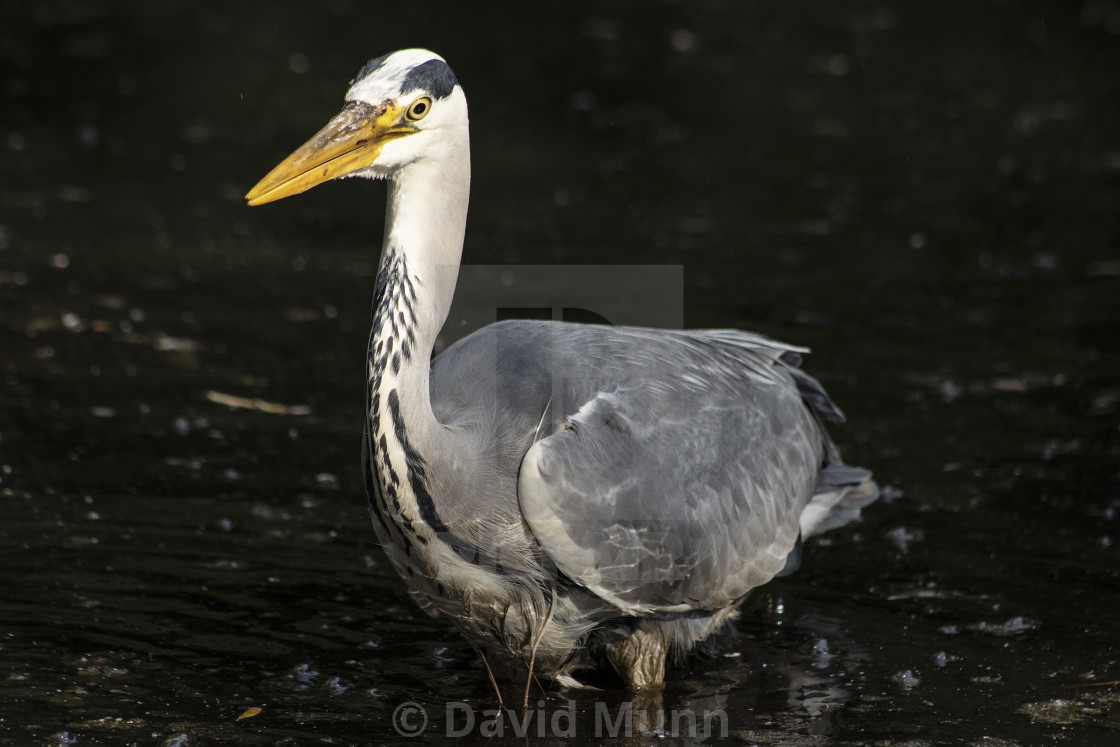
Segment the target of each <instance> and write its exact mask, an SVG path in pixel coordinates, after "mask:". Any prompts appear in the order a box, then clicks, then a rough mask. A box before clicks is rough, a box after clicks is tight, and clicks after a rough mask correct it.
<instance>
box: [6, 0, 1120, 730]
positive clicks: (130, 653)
mask: <svg viewBox="0 0 1120 747" xmlns="http://www.w3.org/2000/svg"><path fill="white" fill-rule="evenodd" d="M411 45H423V46H429V47H431V48H434V49H436V50H437V51H439V52H441V53H442V54H443V55H444V56H445V57H447V58H448V59H449V61H450V62H451V63H452V65H453V66H454V67H455V69H456V72H457V73H458V75H459V78H460V79H461V80H462V81H463V82H464V85H465V87H466V89H467V92H468V96H469V97H470V101H471V104H472V109H471V114H472V127H473V145H474V168H475V179H474V191H473V201H472V205H473V208H472V213H471V224H470V227H469V232H468V237H467V247H466V261H467V262H468V263H474V264H483V265H513V266H515V267H516V266H517V265H519V264H553V265H565V266H567V267H569V268H574V269H572V270H571V271H572V272H574V273H576V277H579V276H580V273H582V277H594V276H595V274H596V273H595V272H594V270H593V269H589V266H591V265H598V264H604V263H606V264H617V265H668V266H670V268H676V270H677V271H678V275H676V276H675V277H678V278H683V284H682V281H677V285H676V286H671V288H672V289H674V290H675V293H674V292H669V293H666V294H665V304H667V305H668V307H669V308H671V309H676V308H683V320H684V323H685V324H686V325H688V326H697V327H699V326H733V327H743V328H747V329H753V330H756V331H760V332H764V333H767V334H770V335H773V336H776V337H778V338H780V339H784V340H788V341H790V342H794V343H798V344H805V345H809V346H811V347H812V348H813V355H812V356H811V357H810V358H809V359H808V361H807V366H808V367H809V369H810V370H811V371H812V372H814V373H815V374H816V375H818V376H819V377H820V378H821V379H822V380H823V381H824V382H825V384H826V385H827V386H828V387H829V389H830V391H831V392H832V394H833V395H834V397H835V398H836V400H837V401H838V402H839V403H840V404H841V406H842V407H843V408H844V409H845V411H846V412H847V413H848V415H849V420H850V423H849V425H848V426H847V427H846V428H844V429H843V430H842V431H838V432H837V437H838V439H839V440H840V442H841V443H842V444H843V447H844V449H845V454H846V455H847V456H848V458H849V460H851V461H853V462H855V463H857V464H862V465H866V466H869V467H871V468H873V469H874V470H875V471H876V474H877V476H878V478H879V479H880V481H881V483H882V484H883V485H884V486H885V487H886V488H887V494H886V496H885V499H884V500H883V501H881V502H880V503H878V504H876V505H875V506H873V507H872V508H870V509H869V510H867V511H866V512H865V519H864V521H863V522H862V523H860V524H858V525H855V526H852V527H848V528H845V529H843V530H839V531H837V532H834V533H833V534H831V535H829V536H826V537H824V538H822V539H821V540H820V541H817V542H814V543H812V544H811V545H810V546H809V547H807V548H806V553H805V560H804V563H803V566H802V569H801V570H800V571H799V572H798V573H797V574H795V575H793V576H791V577H788V578H783V579H780V580H778V581H776V582H774V583H772V584H770V585H769V586H767V587H765V588H763V589H762V590H760V591H759V592H758V593H757V595H756V596H755V597H753V598H752V599H751V600H750V601H749V602H748V604H747V605H746V607H745V608H744V616H743V620H742V621H741V624H740V625H739V626H738V630H737V637H736V639H735V640H733V641H731V642H730V643H729V644H728V646H727V647H725V648H724V649H723V650H722V652H721V653H720V654H717V655H715V656H714V657H710V658H706V659H699V658H697V659H692V660H690V661H689V662H688V664H687V665H686V666H685V667H684V668H683V669H681V670H679V671H677V672H676V673H675V675H674V679H673V683H672V684H671V685H670V686H669V687H668V688H667V690H666V692H665V693H664V695H663V697H662V699H661V700H660V701H656V700H638V699H635V698H634V697H633V696H631V695H630V694H628V693H626V692H623V691H618V690H613V689H610V688H609V687H608V688H607V689H605V690H603V691H599V692H591V693H576V694H571V693H563V692H554V693H550V694H549V695H548V697H547V700H545V702H544V703H543V705H541V706H539V707H538V710H539V711H543V712H544V713H545V715H546V716H547V717H550V718H551V717H555V716H556V715H557V714H558V713H561V712H563V713H564V714H567V715H562V716H561V717H560V718H559V720H557V721H555V724H556V726H557V727H559V728H558V729H557V730H556V732H557V733H556V736H554V737H553V741H557V742H559V741H561V740H562V737H561V736H560V735H559V732H560V731H563V729H565V728H567V726H569V724H568V721H569V720H571V721H572V724H571V726H572V729H573V730H575V731H576V732H577V740H582V741H585V742H587V743H593V742H595V741H596V740H595V738H594V737H595V732H594V730H595V728H596V726H597V725H598V726H602V723H601V721H599V720H598V717H597V715H596V714H597V712H596V708H597V707H599V708H603V709H605V712H606V713H607V715H608V716H610V717H611V718H616V717H617V716H618V714H620V713H625V711H626V709H627V708H632V709H633V711H632V712H633V713H636V714H644V715H649V714H653V713H656V711H657V710H659V709H663V710H664V711H665V713H666V714H671V712H672V711H673V710H677V711H681V712H684V713H686V714H687V713H691V714H696V715H698V716H701V717H702V715H703V713H704V712H705V711H709V712H722V713H723V714H724V715H725V716H726V725H727V726H728V730H727V733H728V738H729V739H738V740H740V741H745V742H747V743H757V744H764V745H767V744H783V745H808V744H812V745H818V744H833V743H837V744H839V743H853V742H857V743H865V744H882V745H927V744H930V745H932V744H976V745H1001V746H1002V745H1034V744H1050V743H1053V742H1058V743H1061V744H1086V745H1098V744H1100V745H1103V744H1116V743H1120V686H1118V685H1117V684H1115V683H1116V681H1118V680H1120V622H1118V615H1120V603H1118V597H1117V593H1118V588H1120V563H1118V552H1120V550H1118V549H1117V542H1120V516H1118V514H1120V489H1118V485H1120V479H1118V478H1120V432H1118V422H1120V419H1118V415H1120V382H1118V380H1117V374H1118V373H1120V355H1118V353H1120V219H1118V217H1117V216H1118V215H1120V209H1118V206H1120V95H1118V94H1120V83H1118V81H1120V75H1118V71H1120V3H1117V2H1113V1H1108V0H1087V1H1086V2H1042V1H1037V2H1026V3H1010V2H993V1H990V0H983V1H969V2H963V1H957V0H944V1H942V2H937V3H933V2H916V3H895V4H884V3H874V2H855V3H847V4H840V3H834V2H824V1H823V0H822V1H820V2H800V3H785V2H776V1H775V2H754V3H749V4H748V3H732V2H719V1H718V0H711V1H709V2H697V3H683V2H676V3H670V2H660V3H648V4H640V5H639V4H638V3H606V4H605V3H595V4H592V3H563V4H560V3H554V4H545V5H542V6H540V7H536V6H533V7H530V6H525V5H521V4H512V3H487V4H485V5H483V4H466V3H463V4H455V5H451V4H447V5H443V4H434V3H428V2H421V1H420V0H412V1H411V2H408V3H398V4H395V5H394V4H383V3H378V4H376V5H374V4H366V3H358V2H346V1H344V0H324V1H323V2H319V3H316V4H298V3H276V2H273V3H267V4H266V3H259V4H238V5H236V6H235V5H234V4H232V3H185V2H184V3H175V2H168V3H139V2H136V3H124V2H121V3H112V2H94V1H91V2H80V3H79V2H62V1H61V0H59V1H56V2H7V3H5V4H4V5H3V6H2V8H0V71H2V72H0V85H2V86H3V89H2V93H0V96H2V106H0V350H2V353H0V365H2V376H3V382H2V385H0V501H2V502H0V558H2V560H0V740H2V741H3V742H4V743H5V744H13V745H17V744H18V745H27V744H43V745H47V744H78V745H86V744H112V745H117V744H213V743H220V742H238V743H246V744H272V743H281V744H315V743H325V744H373V743H382V742H394V741H397V742H401V743H407V742H408V741H410V740H407V739H405V738H404V737H402V736H400V734H399V733H398V731H397V730H396V729H395V728H394V723H396V724H397V725H398V726H400V725H401V723H402V722H401V719H402V718H404V713H403V711H402V712H398V714H397V719H398V720H397V721H396V722H394V720H393V716H394V711H396V710H397V709H398V707H399V706H401V704H404V703H406V702H415V703H416V704H418V705H419V706H421V707H423V708H424V709H425V710H426V711H427V712H428V716H429V723H428V727H427V731H426V732H425V733H426V735H427V736H428V737H429V738H431V739H439V738H442V736H443V735H444V734H445V733H447V732H448V730H454V729H465V721H464V718H465V717H464V716H463V714H464V713H465V712H466V711H465V709H466V708H468V707H469V708H474V709H478V713H477V717H476V723H475V724H474V726H473V728H472V729H470V730H468V731H469V732H470V733H469V734H468V737H467V738H468V739H481V738H482V725H481V722H482V721H483V720H484V716H483V715H482V714H481V710H482V709H486V708H491V707H493V705H494V697H493V693H492V690H491V688H490V685H489V682H488V680H487V678H486V675H485V673H484V671H483V670H482V669H481V665H480V664H479V662H478V660H477V659H476V657H475V656H474V654H473V653H472V651H471V650H470V649H469V647H468V646H467V645H466V644H465V643H464V642H463V641H462V640H461V639H460V637H459V636H458V634H457V633H456V632H455V631H454V630H453V629H452V628H450V627H448V626H447V625H446V624H443V623H442V622H440V621H438V620H431V619H429V618H427V617H426V616H424V615H423V614H422V613H421V612H419V611H418V609H417V608H416V607H415V606H414V605H413V604H412V603H411V601H410V599H409V598H408V596H407V595H406V593H405V591H404V586H403V583H402V582H400V581H399V579H398V578H397V577H396V576H395V574H394V573H393V572H392V571H391V569H390V568H389V567H388V565H387V563H386V562H385V561H384V559H383V557H382V555H381V553H380V550H379V549H378V548H376V547H375V546H373V545H372V544H371V542H372V539H373V536H372V532H371V530H370V527H369V525H368V517H367V515H366V512H365V507H364V504H365V499H364V496H363V492H362V487H361V485H362V482H361V479H360V475H359V472H358V433H359V428H360V417H361V414H360V413H361V392H362V366H363V352H364V345H365V341H366V334H367V321H368V315H369V298H370V292H371V285H372V280H373V272H374V267H375V260H376V257H375V252H376V247H377V246H378V244H379V241H380V234H379V231H380V224H381V203H382V201H383V194H384V193H383V191H382V189H383V188H382V187H380V186H378V185H371V184H364V183H362V184H359V183H356V182H347V183H342V184H333V185H326V186H324V187H321V188H319V189H317V190H315V191H314V192H312V193H309V194H307V195H304V196H302V197H300V198H298V199H296V200H289V201H284V202H282V203H279V204H278V205H276V206H270V207H268V208H262V209H253V210H250V209H247V208H245V207H244V205H243V201H242V200H241V197H240V196H241V195H242V194H244V192H245V191H246V190H247V188H248V187H249V186H251V185H252V184H253V183H254V182H255V181H256V180H257V179H258V178H259V177H260V176H262V175H263V174H264V173H265V172H266V171H267V170H268V169H269V168H271V167H272V166H273V165H274V164H275V162H276V161H277V160H278V159H279V158H280V157H282V156H283V155H286V153H287V152H288V151H289V150H291V149H292V148H293V147H294V146H296V145H298V144H299V143H301V142H302V141H303V140H304V139H305V138H306V137H307V136H308V135H310V134H311V133H312V132H314V131H315V130H316V129H317V128H318V127H319V126H320V125H321V124H322V123H324V122H325V121H326V119H327V118H328V117H329V116H330V115H332V114H333V113H334V112H335V111H336V110H337V108H338V105H339V102H340V101H341V96H342V93H343V91H344V90H345V87H346V82H347V81H348V79H349V77H350V76H351V75H352V74H353V73H354V72H355V71H356V70H357V69H358V67H359V66H360V65H361V64H362V63H363V62H364V61H365V60H366V59H367V58H369V57H371V56H374V55H376V54H380V53H382V52H385V51H388V50H391V49H395V48H399V47H404V46H411ZM635 277H637V276H635ZM641 282H644V281H641ZM641 282H640V281H638V280H634V281H633V282H632V283H630V284H629V285H630V286H631V287H628V286H627V283H625V282H622V283H619V284H618V287H619V288H620V289H623V290H630V291H635V289H637V291H638V292H637V295H639V296H641V295H642V293H645V291H644V290H642V288H644V287H645V286H642V285H641ZM639 286H641V287H639ZM646 298H647V299H648V293H646ZM673 304H677V306H673ZM452 321H453V322H454V321H455V318H453V320H452ZM456 329H457V328H454V327H453V328H452V329H451V332H450V333H449V339H450V337H453V336H454V335H455V334H457V331H456ZM231 398H234V399H231ZM238 398H240V399H238ZM569 698H572V699H574V701H575V702H574V703H569ZM540 699H543V696H540V695H539V694H538V693H536V692H534V704H535V702H536V700H540ZM449 704H450V705H449ZM456 704H465V705H456ZM251 707H257V708H260V709H261V712H260V713H259V714H258V715H256V716H253V717H251V718H246V719H242V720H240V721H238V720H237V717H238V716H239V715H240V714H242V713H243V712H245V711H246V710H247V709H249V708H251ZM449 708H450V709H451V710H450V711H449V710H448V709H449ZM456 709H459V710H456ZM569 709H570V710H569ZM449 713H450V715H451V717H452V718H451V719H450V720H448V714H449ZM570 714H574V716H575V718H574V720H573V719H570V718H569V717H568V716H569V715H570ZM537 715H538V716H539V713H538V714H537ZM415 716H417V714H416V713H412V717H415ZM412 717H410V720H408V721H407V725H412V724H415V723H417V722H416V720H415V719H414V718H412ZM456 719H458V721H456ZM640 725H641V723H640V721H639V719H637V718H635V726H640ZM711 725H712V729H713V731H714V734H715V736H713V737H712V738H711V739H710V740H709V741H711V742H718V741H720V739H719V734H720V733H721V726H722V724H721V723H720V722H718V721H713V722H711ZM506 726H507V731H506V734H505V735H506V736H507V737H511V733H512V729H510V724H509V723H508V722H507V724H506ZM703 726H704V724H703V723H702V722H701V723H700V724H699V727H700V728H699V729H698V735H697V741H699V738H700V737H702V735H703ZM536 729H537V723H536V722H531V726H530V734H532V735H536V734H537V731H536ZM552 729H553V727H552V725H551V722H550V726H549V729H548V730H546V733H549V734H552V733H553V731H552ZM671 731H673V729H672V728H668V727H666V728H665V729H663V730H662V732H661V733H662V734H664V733H665V732H671ZM603 733H605V732H603ZM511 741H516V742H518V743H524V741H525V740H522V739H514V738H511ZM531 741H536V740H531ZM632 741H634V742H636V743H650V742H657V743H661V742H662V741H663V740H661V739H659V738H658V737H657V736H651V737H635V738H634V739H633V740H632ZM681 741H689V740H687V739H682V740H681Z"/></svg>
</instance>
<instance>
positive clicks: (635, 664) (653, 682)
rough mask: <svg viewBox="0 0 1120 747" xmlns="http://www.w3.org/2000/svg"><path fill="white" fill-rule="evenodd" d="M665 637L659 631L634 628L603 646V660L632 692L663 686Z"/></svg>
mask: <svg viewBox="0 0 1120 747" xmlns="http://www.w3.org/2000/svg"><path fill="white" fill-rule="evenodd" d="M665 654H666V644H665V638H664V636H663V635H662V634H661V631H659V630H656V629H654V630H647V629H644V628H638V629H637V630H635V631H634V632H633V633H631V634H630V635H629V636H627V637H626V638H623V639H622V640H621V641H618V642H616V643H612V644H611V645H609V646H608V647H607V660H608V661H610V663H611V666H612V667H614V670H615V671H616V672H618V675H619V676H620V677H622V679H623V680H625V681H626V684H627V685H629V686H630V687H632V688H634V689H639V688H647V687H661V686H662V685H664V684H665Z"/></svg>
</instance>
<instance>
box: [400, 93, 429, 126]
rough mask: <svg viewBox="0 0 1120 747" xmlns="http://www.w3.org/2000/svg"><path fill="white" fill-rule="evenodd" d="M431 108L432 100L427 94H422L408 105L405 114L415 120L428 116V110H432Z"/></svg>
mask: <svg viewBox="0 0 1120 747" xmlns="http://www.w3.org/2000/svg"><path fill="white" fill-rule="evenodd" d="M431 108H432V100H431V99H430V98H428V97H427V96H421V97H420V98H418V99H416V100H415V101H413V102H412V106H410V107H408V111H407V112H405V116H406V117H408V118H409V119H410V120H411V121H413V122H415V121H417V120H419V119H423V118H424V117H426V116H428V112H429V111H430V110H431Z"/></svg>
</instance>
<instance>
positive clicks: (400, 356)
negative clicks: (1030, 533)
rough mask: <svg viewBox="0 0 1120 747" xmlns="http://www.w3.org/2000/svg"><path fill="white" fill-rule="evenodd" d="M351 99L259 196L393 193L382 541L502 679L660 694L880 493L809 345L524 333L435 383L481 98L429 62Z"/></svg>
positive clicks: (377, 450) (389, 66) (382, 358)
mask: <svg viewBox="0 0 1120 747" xmlns="http://www.w3.org/2000/svg"><path fill="white" fill-rule="evenodd" d="M424 86H428V88H425V87H424ZM429 89H438V90H429ZM424 96H429V97H431V96H434V97H435V101H432V100H431V98H428V99H426V100H425V101H424V106H422V107H419V108H417V109H412V108H411V102H417V101H419V100H420V99H419V98H417V97H424ZM348 100H349V101H350V102H351V104H350V105H349V106H348V108H346V109H344V110H343V113H342V114H340V115H339V116H338V117H336V119H335V120H334V121H332V123H331V124H330V125H328V126H327V128H325V129H324V130H323V132H322V133H320V135H318V136H316V138H313V139H312V141H309V143H308V145H306V146H304V148H301V149H300V150H299V151H297V152H296V153H295V154H293V155H292V156H291V157H289V159H288V160H286V161H285V162H284V163H283V164H281V165H280V166H278V167H277V168H276V169H275V170H274V171H273V173H271V174H270V175H269V176H268V177H266V178H265V179H264V180H262V181H261V183H260V184H259V185H258V186H257V187H255V188H254V190H253V191H251V192H250V194H249V199H250V202H251V204H260V203H261V202H267V201H271V200H273V199H279V198H280V197H283V196H287V195H288V194H293V193H295V192H298V191H302V190H303V189H307V188H309V187H310V186H313V185H314V184H315V183H318V182H319V181H322V180H325V179H328V178H335V177H338V176H345V175H348V174H353V173H357V174H363V175H368V176H374V177H384V178H389V179H392V180H393V185H392V186H391V188H390V194H389V212H388V218H387V227H386V238H385V243H384V248H383V251H382V259H381V265H380V270H379V273H378V280H377V286H376V289H375V299H374V310H375V312H374V324H373V330H372V332H371V336H370V345H369V358H368V377H369V378H368V388H367V405H368V409H367V413H366V414H367V417H366V428H365V439H364V448H363V461H364V472H365V474H366V482H367V489H368V492H369V498H370V509H371V514H372V515H373V519H374V528H375V531H376V533H377V535H378V538H379V540H380V542H381V544H382V545H383V546H384V547H385V550H386V553H387V555H388V557H389V558H390V560H391V561H392V563H393V565H394V566H395V567H396V569H397V571H398V572H399V573H400V574H401V576H402V577H404V578H405V579H406V580H407V581H408V583H409V586H410V588H411V591H412V593H413V595H414V596H415V597H416V599H417V601H418V602H419V603H420V605H421V606H422V607H423V608H424V609H426V610H428V611H429V612H431V613H432V614H446V615H448V616H449V617H450V618H451V619H453V620H454V621H455V622H456V623H457V624H458V625H459V627H460V628H461V629H462V630H463V632H464V634H465V636H466V637H467V638H468V640H470V641H471V642H472V644H474V645H475V646H477V647H479V648H481V649H482V650H483V651H484V653H485V655H486V656H487V660H488V661H489V662H490V663H492V664H494V665H496V666H499V668H500V669H503V670H505V671H508V672H516V671H521V672H525V671H527V670H528V669H529V668H530V664H531V665H532V667H533V668H534V672H535V673H541V674H546V675H551V676H554V677H568V676H570V675H571V674H572V673H574V672H576V671H578V670H579V669H581V668H584V667H592V666H598V665H600V664H602V663H604V662H606V663H609V664H610V665H612V666H613V667H614V668H615V670H616V671H618V673H619V674H620V675H621V676H622V677H623V679H624V680H625V681H626V682H628V683H629V684H631V685H633V686H636V687H641V686H659V685H660V684H662V682H663V681H664V676H665V661H666V657H667V656H668V655H671V654H673V653H680V652H687V651H688V650H690V649H691V648H692V647H693V646H694V645H695V644H696V642H698V641H700V640H703V639H704V638H706V637H708V636H709V635H711V634H712V633H713V632H715V631H716V630H718V629H719V628H720V627H721V626H722V625H724V624H725V623H726V622H727V621H728V620H730V619H732V618H733V617H734V615H735V609H736V607H737V606H738V604H739V603H740V602H741V601H742V600H743V598H744V597H745V596H746V595H747V594H748V593H749V592H750V590H751V589H753V588H756V587H758V586H759V585H761V584H764V583H766V582H767V581H769V580H770V579H771V578H773V577H774V576H775V575H778V574H779V573H782V572H783V571H788V570H790V569H792V568H794V567H796V564H797V561H798V559H799V557H800V547H801V539H802V538H804V537H809V536H811V535H812V534H813V533H815V532H817V531H823V530H824V529H826V528H831V527H832V526H836V525H838V524H839V523H843V522H845V521H848V520H851V519H852V518H854V517H855V516H857V515H858V511H859V508H860V507H861V506H862V505H865V504H866V503H868V502H870V501H871V500H874V498H875V496H876V495H877V489H876V487H875V484H874V483H873V482H872V481H871V479H870V474H869V473H868V472H867V471H866V470H862V469H859V468H856V467H851V466H847V465H845V464H843V462H842V461H841V459H840V457H839V454H838V452H837V450H836V447H835V446H834V445H833V443H832V442H831V440H830V439H829V437H828V435H827V433H826V432H825V430H824V427H823V425H822V422H823V421H824V420H841V419H842V416H841V415H840V412H839V410H837V409H836V407H835V406H834V405H833V404H832V402H831V401H830V400H829V399H828V396H827V395H826V394H825V393H824V391H823V389H822V388H821V387H820V385H819V384H818V383H817V382H816V381H815V380H814V379H813V378H812V377H810V376H808V375H807V374H805V373H804V372H802V371H800V370H799V369H798V364H799V362H800V355H799V353H801V352H804V351H803V350H801V349H799V348H795V347H792V346H789V345H784V344H781V343H778V342H774V341H772V340H768V339H765V338H763V337H759V336H757V335H752V334H749V333H746V332H737V331H728V330H708V331H668V330H652V329H641V328H633V327H619V328H615V327H606V326H586V325H577V324H564V323H559V322H555V323H554V322H530V321H510V322H503V323H500V324H494V325H491V326H489V327H486V328H484V329H482V330H480V331H479V332H476V333H474V334H472V335H470V336H469V337H467V338H465V339H463V340H461V341H459V342H458V343H456V344H455V345H452V346H451V347H449V348H448V349H447V350H446V351H444V352H443V353H442V354H441V355H439V356H438V357H436V358H435V359H434V360H431V362H430V366H429V356H430V353H431V350H432V347H433V344H434V340H435V335H436V332H437V331H438V329H439V326H440V325H441V324H442V322H443V320H444V319H445V318H446V314H447V306H448V304H449V303H450V297H451V294H452V292H453V288H454V272H455V269H456V268H457V266H458V262H459V256H460V252H461V247H462V231H463V224H464V223H465V217H466V194H467V188H468V185H469V154H468V150H467V135H466V101H465V98H464V97H463V95H462V91H461V89H460V88H459V86H458V84H457V83H456V82H455V78H454V76H453V74H452V73H451V71H450V68H448V67H447V66H446V63H445V62H444V61H443V60H442V59H440V58H439V57H438V56H436V55H433V54H432V53H430V52H425V51H423V50H406V51H404V52H397V53H393V54H391V55H387V56H385V57H383V58H379V59H378V60H375V61H374V62H372V63H370V64H369V65H367V66H366V67H365V68H363V70H362V73H360V74H359V78H358V79H356V80H355V82H354V85H353V87H352V88H351V91H350V93H349V94H348ZM429 110H430V112H431V113H432V116H431V117H430V118H429V119H427V120H424V121H421V120H423V118H424V117H425V116H427V114H428V112H429ZM414 113H418V116H413V114H414ZM340 133H341V134H340ZM363 148H364V149H368V152H369V155H368V156H367V155H363V152H362V150H361V149H363ZM339 154H342V158H344V159H346V160H345V163H344V164H343V165H339V164H340V156H339ZM355 154H356V155H355Z"/></svg>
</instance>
